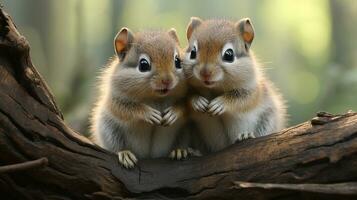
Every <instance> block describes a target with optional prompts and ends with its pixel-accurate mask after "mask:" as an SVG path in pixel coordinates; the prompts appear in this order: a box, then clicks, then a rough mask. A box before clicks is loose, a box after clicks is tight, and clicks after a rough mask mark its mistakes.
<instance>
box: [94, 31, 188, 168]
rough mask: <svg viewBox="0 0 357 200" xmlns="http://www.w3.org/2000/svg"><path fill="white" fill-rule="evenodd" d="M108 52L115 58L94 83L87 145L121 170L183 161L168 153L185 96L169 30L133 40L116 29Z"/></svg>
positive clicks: (180, 122)
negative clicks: (142, 162)
mask: <svg viewBox="0 0 357 200" xmlns="http://www.w3.org/2000/svg"><path fill="white" fill-rule="evenodd" d="M114 47H115V52H116V57H115V59H114V60H113V61H112V62H111V63H110V64H109V66H108V67H107V68H106V69H105V71H104V73H103V74H102V75H101V77H100V79H101V84H100V88H99V89H100V94H99V99H98V101H97V103H96V105H95V107H94V109H93V113H92V117H91V130H92V138H93V140H94V141H95V142H96V143H97V144H99V145H100V146H102V147H103V148H105V149H108V150H110V151H113V152H116V153H117V154H118V157H119V162H120V164H122V165H123V166H124V167H126V168H133V167H134V166H135V164H136V163H137V161H138V158H157V157H163V156H170V157H171V158H176V159H182V158H185V157H186V156H187V151H186V149H181V148H177V149H174V147H175V145H176V144H175V141H176V138H177V137H178V134H179V132H180V131H182V130H180V129H181V127H182V125H183V124H184V121H185V120H184V118H183V115H184V111H185V102H184V100H183V99H184V97H185V94H186V84H185V80H184V79H185V78H184V73H183V69H182V66H181V60H180V47H179V41H178V37H177V35H176V31H175V29H171V30H169V31H168V32H165V31H144V32H138V33H135V34H134V33H132V31H130V30H129V29H128V28H122V29H121V30H120V31H119V33H118V34H117V35H116V37H115V40H114ZM172 149H174V150H173V151H171V150H172ZM170 151H171V153H170Z"/></svg>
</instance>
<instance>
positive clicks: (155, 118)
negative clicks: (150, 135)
mask: <svg viewBox="0 0 357 200" xmlns="http://www.w3.org/2000/svg"><path fill="white" fill-rule="evenodd" d="M144 120H145V121H146V122H149V123H150V124H155V125H161V121H162V117H161V112H160V111H158V110H155V109H153V108H151V107H149V106H148V107H147V111H146V112H145V114H144Z"/></svg>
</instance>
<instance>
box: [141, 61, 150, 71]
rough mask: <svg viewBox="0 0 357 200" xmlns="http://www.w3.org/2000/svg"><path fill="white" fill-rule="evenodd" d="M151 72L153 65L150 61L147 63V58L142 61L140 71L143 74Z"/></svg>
mask: <svg viewBox="0 0 357 200" xmlns="http://www.w3.org/2000/svg"><path fill="white" fill-rule="evenodd" d="M150 70H151V65H150V63H149V61H147V60H146V59H145V58H142V59H140V61H139V71H141V72H148V71H150Z"/></svg>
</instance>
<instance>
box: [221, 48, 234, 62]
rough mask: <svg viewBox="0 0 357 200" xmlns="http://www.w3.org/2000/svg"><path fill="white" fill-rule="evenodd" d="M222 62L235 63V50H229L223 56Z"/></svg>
mask: <svg viewBox="0 0 357 200" xmlns="http://www.w3.org/2000/svg"><path fill="white" fill-rule="evenodd" d="M222 60H223V61H225V62H229V63H231V62H233V61H234V52H233V49H227V50H226V51H225V52H224V53H223V56H222Z"/></svg>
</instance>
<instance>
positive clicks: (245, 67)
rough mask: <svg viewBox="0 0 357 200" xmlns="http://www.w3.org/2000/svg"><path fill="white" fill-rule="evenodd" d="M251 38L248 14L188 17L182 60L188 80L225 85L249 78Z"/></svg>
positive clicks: (213, 85)
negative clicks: (223, 17) (229, 18)
mask: <svg viewBox="0 0 357 200" xmlns="http://www.w3.org/2000/svg"><path fill="white" fill-rule="evenodd" d="M253 38H254V29H253V25H252V23H251V21H250V19H248V18H245V19H241V20H239V21H238V22H232V21H227V20H206V21H202V20H201V19H199V18H197V17H192V18H191V21H190V23H189V24H188V27H187V39H188V41H189V46H188V47H187V49H186V52H185V56H184V62H183V63H184V65H185V73H187V76H188V77H191V78H190V83H191V84H194V85H198V86H204V87H208V88H220V87H221V88H225V87H229V85H232V84H234V85H237V84H244V82H246V81H250V80H253V79H254V76H255V75H254V74H255V73H254V70H255V69H254V66H253V65H254V64H253V62H254V60H253V59H252V57H251V53H250V50H249V48H250V45H251V43H252V41H253Z"/></svg>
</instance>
